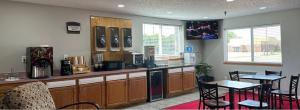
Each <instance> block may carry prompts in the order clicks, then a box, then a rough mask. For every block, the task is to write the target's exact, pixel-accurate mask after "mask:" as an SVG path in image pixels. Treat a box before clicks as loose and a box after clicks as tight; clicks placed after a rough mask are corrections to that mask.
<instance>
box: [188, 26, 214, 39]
mask: <svg viewBox="0 0 300 110" xmlns="http://www.w3.org/2000/svg"><path fill="white" fill-rule="evenodd" d="M218 24H219V23H218V21H187V22H186V35H187V39H188V40H194V39H201V40H209V39H218V38H219V28H218V27H219V25H218Z"/></svg>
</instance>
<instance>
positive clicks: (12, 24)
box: [0, 1, 201, 73]
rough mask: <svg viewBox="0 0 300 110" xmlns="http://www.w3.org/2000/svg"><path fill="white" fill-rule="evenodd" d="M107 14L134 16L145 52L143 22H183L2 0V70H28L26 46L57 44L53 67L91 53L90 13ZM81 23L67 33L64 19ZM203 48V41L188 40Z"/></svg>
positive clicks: (135, 36) (136, 40)
mask: <svg viewBox="0 0 300 110" xmlns="http://www.w3.org/2000/svg"><path fill="white" fill-rule="evenodd" d="M91 15H94V16H105V17H116V18H126V19H132V20H133V29H132V30H133V42H134V43H133V49H134V50H135V51H137V52H142V49H143V48H142V24H143V23H162V24H171V25H183V24H184V23H183V22H182V21H179V20H169V19H159V18H150V17H142V16H132V15H123V14H117V13H106V12H98V11H89V10H82V9H73V8H64V7H54V6H44V5H34V4H25V3H18V2H6V1H0V52H1V53H0V73H3V72H9V71H10V68H12V67H13V68H15V69H16V71H25V65H24V64H22V63H21V56H24V55H25V53H26V51H25V49H26V47H30V46H38V45H43V44H47V45H50V46H53V47H54V62H55V64H54V69H59V68H60V63H59V61H60V60H61V59H62V58H63V55H64V54H68V55H84V56H85V57H87V58H88V59H89V57H90V27H89V25H90V24H89V23H90V20H89V17H90V16H91ZM68 21H76V22H80V23H81V33H80V34H67V33H66V29H65V22H68ZM189 42H191V44H193V45H194V47H195V48H196V49H197V50H196V51H201V48H200V41H189Z"/></svg>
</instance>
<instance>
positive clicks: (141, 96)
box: [129, 76, 147, 103]
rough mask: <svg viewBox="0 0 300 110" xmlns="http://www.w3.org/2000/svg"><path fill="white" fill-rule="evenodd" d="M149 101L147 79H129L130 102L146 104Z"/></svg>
mask: <svg viewBox="0 0 300 110" xmlns="http://www.w3.org/2000/svg"><path fill="white" fill-rule="evenodd" d="M146 100H147V79H146V76H145V77H135V78H130V79H129V102H130V103H137V102H145V101H146Z"/></svg>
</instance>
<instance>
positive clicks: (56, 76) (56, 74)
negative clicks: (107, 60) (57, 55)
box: [0, 64, 195, 84]
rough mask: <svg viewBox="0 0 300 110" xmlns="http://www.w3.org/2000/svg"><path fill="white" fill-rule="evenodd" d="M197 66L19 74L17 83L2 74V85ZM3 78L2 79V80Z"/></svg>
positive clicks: (184, 65)
mask: <svg viewBox="0 0 300 110" xmlns="http://www.w3.org/2000/svg"><path fill="white" fill-rule="evenodd" d="M190 66H195V65H191V64H178V65H165V66H158V67H154V68H137V69H121V70H114V71H100V72H90V73H84V74H74V75H69V76H61V75H60V73H59V71H55V72H54V74H53V76H51V77H49V78H44V79H30V78H28V77H27V75H26V73H25V72H23V73H19V78H20V79H19V80H16V81H5V80H4V79H3V74H2V76H1V74H0V84H13V83H25V82H33V81H54V80H66V79H78V78H86V77H95V76H107V75H117V74H124V73H134V72H141V71H147V70H157V69H168V68H178V67H190ZM1 78H2V79H1Z"/></svg>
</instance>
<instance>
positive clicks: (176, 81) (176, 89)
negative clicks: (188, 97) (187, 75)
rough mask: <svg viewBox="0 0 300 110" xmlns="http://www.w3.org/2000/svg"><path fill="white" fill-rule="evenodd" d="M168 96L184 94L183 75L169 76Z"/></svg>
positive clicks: (171, 74) (170, 74)
mask: <svg viewBox="0 0 300 110" xmlns="http://www.w3.org/2000/svg"><path fill="white" fill-rule="evenodd" d="M167 89H168V90H167V91H168V94H169V95H172V94H176V93H180V92H182V73H169V74H168V88H167Z"/></svg>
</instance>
